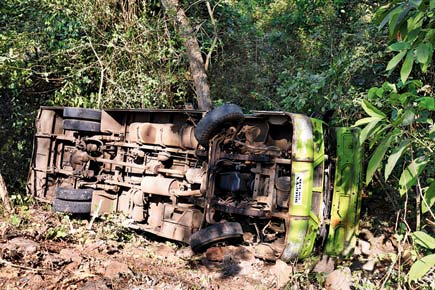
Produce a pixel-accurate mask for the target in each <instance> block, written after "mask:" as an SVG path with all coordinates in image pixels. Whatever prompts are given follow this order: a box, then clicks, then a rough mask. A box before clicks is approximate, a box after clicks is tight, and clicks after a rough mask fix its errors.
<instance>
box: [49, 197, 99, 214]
mask: <svg viewBox="0 0 435 290" xmlns="http://www.w3.org/2000/svg"><path fill="white" fill-rule="evenodd" d="M53 210H54V211H56V212H63V213H73V214H89V213H91V202H90V201H70V200H62V199H57V198H56V199H55V200H54V201H53Z"/></svg>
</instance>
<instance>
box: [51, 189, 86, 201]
mask: <svg viewBox="0 0 435 290" xmlns="http://www.w3.org/2000/svg"><path fill="white" fill-rule="evenodd" d="M93 191H94V190H93V189H90V188H82V189H70V188H62V187H58V188H56V198H57V199H62V200H71V201H73V200H75V201H91V200H92V192H93Z"/></svg>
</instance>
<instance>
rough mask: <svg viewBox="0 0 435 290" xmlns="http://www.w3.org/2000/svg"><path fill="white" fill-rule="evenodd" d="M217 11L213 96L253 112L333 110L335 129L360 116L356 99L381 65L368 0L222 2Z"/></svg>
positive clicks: (314, 111) (378, 45)
mask: <svg viewBox="0 0 435 290" xmlns="http://www.w3.org/2000/svg"><path fill="white" fill-rule="evenodd" d="M218 7H219V8H220V10H219V11H220V13H222V14H220V15H219V17H220V18H219V19H220V21H219V22H218V23H221V24H222V25H221V26H219V27H218V28H219V29H218V30H219V32H222V33H219V35H220V39H221V43H222V44H223V47H222V52H221V53H219V54H218V55H217V56H216V58H215V62H214V63H213V66H212V68H211V71H210V74H211V82H212V95H213V97H214V98H217V99H223V100H229V101H233V102H236V103H240V104H242V105H243V106H245V107H247V108H250V109H273V110H287V111H292V112H302V113H306V114H317V115H321V114H322V113H324V112H325V111H326V110H328V109H336V110H337V119H336V122H337V123H338V124H349V123H350V122H351V121H349V120H351V119H352V114H358V112H357V110H356V107H355V102H354V100H355V99H360V98H361V97H362V93H363V92H364V91H365V90H366V89H368V88H369V87H370V86H371V85H372V84H373V83H374V82H375V81H376V77H377V76H376V72H379V71H380V69H381V68H382V66H380V65H379V64H378V61H377V60H376V59H377V58H378V56H377V53H380V54H382V52H380V49H381V47H382V46H381V44H382V42H383V39H382V36H380V34H379V33H377V31H376V27H375V26H374V25H372V24H371V23H370V15H371V11H372V10H373V9H374V8H373V7H374V6H373V5H371V3H370V4H367V3H362V2H356V1H351V2H344V1H328V0H318V1H297V0H295V1H264V0H262V1H260V0H256V1H229V0H227V1H224V3H222V2H221V3H220V4H219V6H218ZM216 10H218V9H216ZM228 19H231V21H229V20H228ZM225 21H227V22H225ZM375 56H376V58H375Z"/></svg>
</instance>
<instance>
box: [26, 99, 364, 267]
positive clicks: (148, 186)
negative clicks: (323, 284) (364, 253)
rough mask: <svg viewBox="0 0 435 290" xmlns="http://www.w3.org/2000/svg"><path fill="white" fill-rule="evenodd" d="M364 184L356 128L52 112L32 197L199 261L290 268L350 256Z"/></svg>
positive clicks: (260, 116) (37, 145) (46, 119)
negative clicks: (251, 249)
mask: <svg viewBox="0 0 435 290" xmlns="http://www.w3.org/2000/svg"><path fill="white" fill-rule="evenodd" d="M361 173H362V168H361V148H360V145H359V131H358V129H357V128H345V127H340V128H329V127H328V126H327V125H326V124H325V123H324V122H323V121H321V120H318V119H314V118H310V117H307V116H304V115H301V114H293V113H287V112H269V111H256V112H253V113H252V114H244V113H243V112H242V110H241V109H240V107H238V106H237V105H234V104H226V105H223V106H220V107H218V108H215V109H213V110H211V111H209V112H207V113H206V112H201V111H194V110H143V109H137V110H136V109H135V110H121V109H110V110H93V109H83V108H71V107H42V108H41V109H40V110H39V112H38V115H37V119H36V134H35V138H34V149H33V156H32V161H31V168H30V172H29V178H28V191H29V193H30V194H32V195H33V196H35V197H37V198H39V199H42V200H46V201H49V202H51V203H52V208H53V210H55V211H58V212H64V213H72V214H104V213H112V212H123V213H124V214H125V216H126V219H127V221H126V222H127V223H128V224H129V226H131V227H132V228H135V229H140V230H143V231H145V232H149V233H152V234H155V235H158V236H161V237H164V238H167V239H170V240H176V241H180V242H183V243H188V244H190V246H191V247H192V249H193V250H194V251H202V250H204V249H205V248H207V247H208V246H210V245H212V244H215V243H217V242H225V241H230V240H231V241H232V242H234V241H240V242H244V243H248V244H255V245H266V246H268V247H270V249H271V250H272V251H273V255H274V256H275V257H276V258H280V259H282V260H284V261H290V260H292V259H297V258H305V257H307V256H309V255H310V254H311V253H312V252H313V249H324V250H325V252H326V253H327V254H329V255H347V254H348V253H350V251H351V250H352V249H353V247H354V245H355V241H356V234H357V230H358V220H359V212H360V205H361Z"/></svg>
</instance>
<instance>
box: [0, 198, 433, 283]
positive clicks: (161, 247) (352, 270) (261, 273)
mask: <svg viewBox="0 0 435 290" xmlns="http://www.w3.org/2000/svg"><path fill="white" fill-rule="evenodd" d="M378 210H379V211H381V212H382V209H378ZM379 211H377V209H376V208H370V211H369V210H365V211H363V218H362V223H361V225H362V230H361V233H360V235H359V240H358V247H357V248H356V249H355V252H354V254H353V256H351V257H349V258H347V259H337V258H335V259H333V258H328V257H326V256H324V257H322V255H321V254H320V253H317V254H314V255H313V257H312V258H310V259H307V260H305V261H300V262H297V263H296V262H295V263H293V264H286V263H284V262H282V261H280V260H278V261H273V260H270V259H269V257H268V255H267V250H265V249H263V250H262V249H261V248H258V247H257V248H254V247H252V246H250V245H218V246H215V247H212V248H209V249H208V250H207V251H206V252H204V253H201V254H194V253H193V252H192V251H191V250H190V248H189V247H187V246H186V245H182V244H175V243H171V242H168V241H165V240H162V239H158V238H156V237H153V236H149V235H145V234H144V233H140V232H135V231H133V230H130V229H127V228H125V227H123V226H122V220H123V219H122V217H119V216H109V217H104V218H101V219H97V220H95V221H94V222H91V219H90V218H89V217H70V216H67V215H62V214H57V213H54V212H52V211H51V210H50V207H49V206H48V205H44V204H38V203H34V202H33V203H30V205H27V206H19V207H15V208H14V210H13V213H6V212H5V211H4V209H2V213H1V219H0V289H81V290H91V289H130V290H143V289H171V290H174V289H284V288H285V289H343V290H344V289H380V288H382V287H384V288H387V289H399V288H402V289H404V288H408V287H409V288H414V289H421V288H420V286H422V287H423V288H427V289H430V287H431V283H433V279H432V278H433V275H429V276H428V277H427V279H428V281H427V283H426V284H425V283H423V284H419V285H413V286H412V287H411V286H410V285H408V284H406V283H405V282H404V277H405V276H404V273H403V271H404V270H405V269H406V268H407V267H409V265H408V264H409V263H410V262H409V257H410V255H411V249H410V246H409V245H408V244H405V243H399V242H398V241H397V237H395V235H394V234H393V233H394V223H395V216H394V215H391V214H389V215H384V216H383V217H382V218H379V217H377V216H376V213H379ZM369 215H371V216H369ZM374 229H375V230H374ZM399 252H400V253H401V254H400V255H397V254H398V253H399ZM431 279H432V282H431V281H430V280H431Z"/></svg>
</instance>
